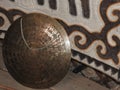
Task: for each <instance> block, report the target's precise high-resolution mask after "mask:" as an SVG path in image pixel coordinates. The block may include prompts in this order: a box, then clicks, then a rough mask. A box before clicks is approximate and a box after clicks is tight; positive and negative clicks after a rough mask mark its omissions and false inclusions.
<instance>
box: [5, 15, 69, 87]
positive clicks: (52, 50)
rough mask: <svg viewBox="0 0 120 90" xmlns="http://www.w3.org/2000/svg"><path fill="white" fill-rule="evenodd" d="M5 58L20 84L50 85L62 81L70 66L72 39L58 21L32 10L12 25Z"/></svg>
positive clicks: (7, 38) (6, 43)
mask: <svg viewBox="0 0 120 90" xmlns="http://www.w3.org/2000/svg"><path fill="white" fill-rule="evenodd" d="M3 57H4V62H5V65H6V67H7V69H8V71H9V73H10V74H11V75H12V76H13V78H14V79H15V80H17V81H18V82H19V83H21V84H23V85H25V86H28V87H32V88H48V87H51V86H53V85H55V84H56V83H57V82H59V81H60V80H61V79H62V78H63V77H64V76H65V75H66V73H67V71H68V69H69V64H70V58H71V49H70V42H69V40H68V37H67V34H66V32H65V30H64V28H63V27H62V26H61V25H60V24H59V23H58V22H57V21H56V20H54V19H52V18H51V17H48V16H46V15H43V14H37V13H32V14H28V15H25V16H23V17H22V18H19V19H18V20H16V21H15V22H14V23H13V24H12V25H11V26H10V27H9V29H8V32H7V34H6V36H5V40H4V44H3Z"/></svg>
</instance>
